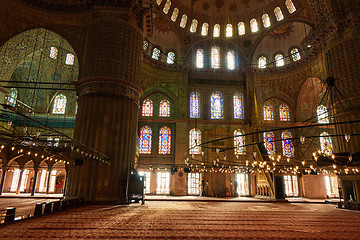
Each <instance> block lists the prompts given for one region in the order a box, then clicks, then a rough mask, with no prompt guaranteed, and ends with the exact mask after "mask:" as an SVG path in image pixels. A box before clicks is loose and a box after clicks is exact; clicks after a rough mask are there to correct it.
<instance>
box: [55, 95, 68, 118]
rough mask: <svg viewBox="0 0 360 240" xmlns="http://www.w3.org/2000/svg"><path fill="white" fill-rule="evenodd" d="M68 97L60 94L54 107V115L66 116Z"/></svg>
mask: <svg viewBox="0 0 360 240" xmlns="http://www.w3.org/2000/svg"><path fill="white" fill-rule="evenodd" d="M65 108H66V97H65V96H64V95H63V94H59V95H57V96H56V97H55V100H54V107H53V111H52V113H55V114H65Z"/></svg>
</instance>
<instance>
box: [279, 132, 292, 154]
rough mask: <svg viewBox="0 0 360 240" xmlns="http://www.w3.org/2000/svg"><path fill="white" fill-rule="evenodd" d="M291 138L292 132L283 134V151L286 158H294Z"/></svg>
mask: <svg viewBox="0 0 360 240" xmlns="http://www.w3.org/2000/svg"><path fill="white" fill-rule="evenodd" d="M291 138H292V134H291V132H289V131H285V132H282V133H281V140H282V149H283V155H284V156H285V157H293V156H294V145H293V143H292V140H291Z"/></svg>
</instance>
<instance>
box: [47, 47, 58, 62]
mask: <svg viewBox="0 0 360 240" xmlns="http://www.w3.org/2000/svg"><path fill="white" fill-rule="evenodd" d="M58 52H59V51H58V49H57V48H56V47H51V48H50V54H49V57H50V58H52V59H56V58H57V55H58Z"/></svg>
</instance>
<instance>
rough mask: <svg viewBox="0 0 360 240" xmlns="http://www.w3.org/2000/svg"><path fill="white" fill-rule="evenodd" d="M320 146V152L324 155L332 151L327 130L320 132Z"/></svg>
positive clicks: (328, 154)
mask: <svg viewBox="0 0 360 240" xmlns="http://www.w3.org/2000/svg"><path fill="white" fill-rule="evenodd" d="M320 147H321V152H322V153H323V154H324V155H326V156H330V155H331V154H332V152H333V146H332V142H331V137H330V136H329V134H328V133H327V132H323V133H321V134H320Z"/></svg>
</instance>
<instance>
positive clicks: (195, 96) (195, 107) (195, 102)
mask: <svg viewBox="0 0 360 240" xmlns="http://www.w3.org/2000/svg"><path fill="white" fill-rule="evenodd" d="M199 117H200V94H199V93H198V92H192V93H191V94H190V118H199Z"/></svg>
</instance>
